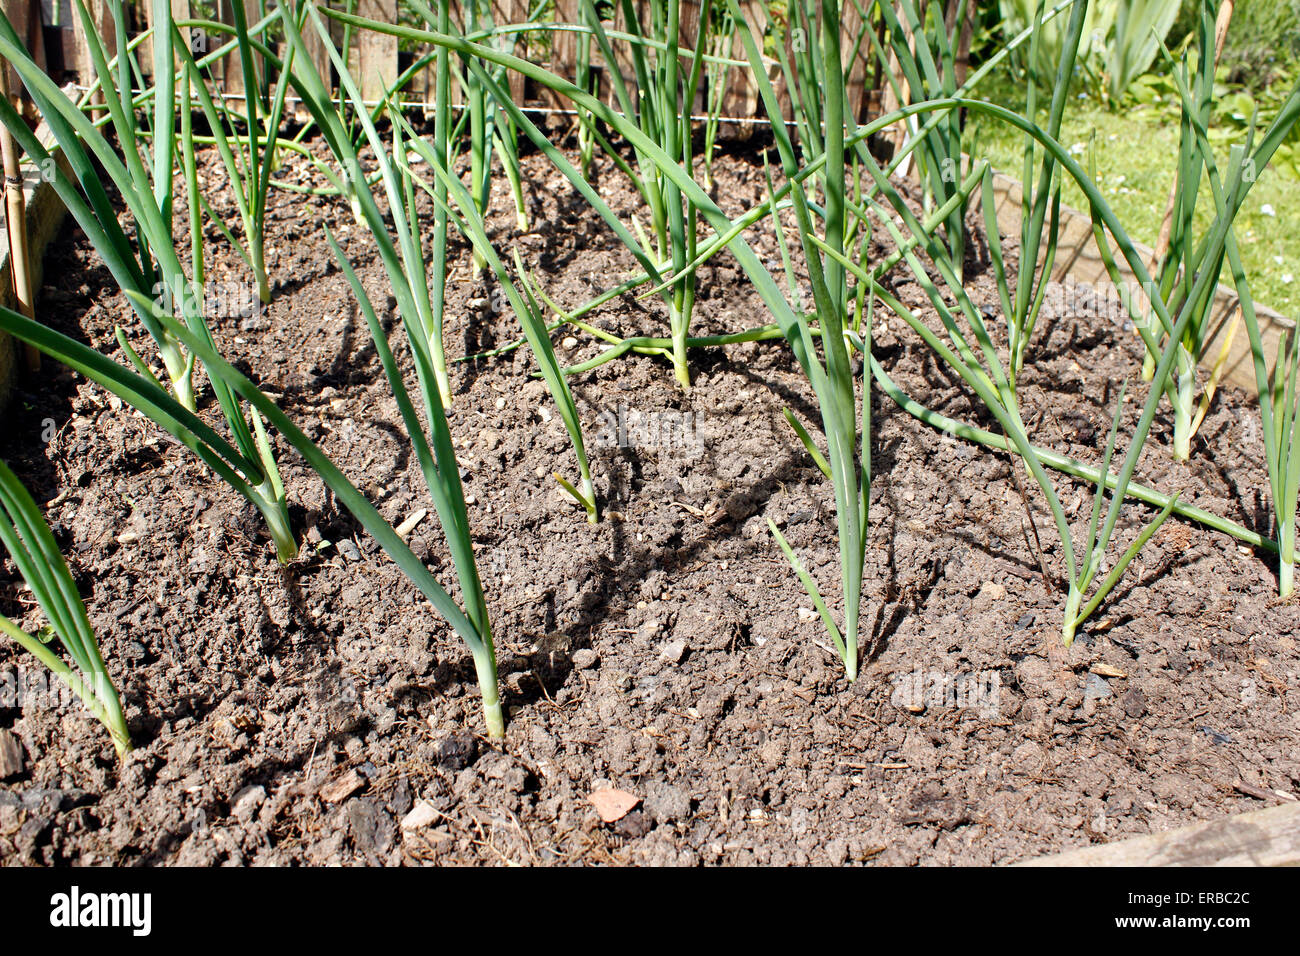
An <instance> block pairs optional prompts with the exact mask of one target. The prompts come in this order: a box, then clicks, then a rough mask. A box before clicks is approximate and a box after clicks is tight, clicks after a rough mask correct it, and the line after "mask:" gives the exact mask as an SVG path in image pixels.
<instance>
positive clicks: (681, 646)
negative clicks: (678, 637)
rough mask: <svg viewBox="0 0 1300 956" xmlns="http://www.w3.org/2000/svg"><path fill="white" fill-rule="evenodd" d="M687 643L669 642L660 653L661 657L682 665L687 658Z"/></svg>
mask: <svg viewBox="0 0 1300 956" xmlns="http://www.w3.org/2000/svg"><path fill="white" fill-rule="evenodd" d="M686 650H687V648H686V642H685V641H669V642H668V643H667V644H665V645H664V646H663V649H662V650H661V651H660V652H659V656H660V657H662V658H663V659H664V660H666V661H670V662H671V663H673V664H680V663H681V660H682V658H683V657H685V656H686Z"/></svg>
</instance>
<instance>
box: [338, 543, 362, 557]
mask: <svg viewBox="0 0 1300 956" xmlns="http://www.w3.org/2000/svg"><path fill="white" fill-rule="evenodd" d="M338 548H339V554H341V555H343V557H345V558H347V559H348V560H349V561H360V560H361V552H360V551H359V550H358V549H357V546H356V545H355V544H353V543H352V539H351V538H344V539H343V540H342V541H340V542H339V543H338Z"/></svg>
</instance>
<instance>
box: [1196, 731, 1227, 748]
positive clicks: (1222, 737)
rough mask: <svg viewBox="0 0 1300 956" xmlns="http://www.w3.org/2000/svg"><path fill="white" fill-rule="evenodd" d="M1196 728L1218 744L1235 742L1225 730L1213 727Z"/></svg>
mask: <svg viewBox="0 0 1300 956" xmlns="http://www.w3.org/2000/svg"><path fill="white" fill-rule="evenodd" d="M1196 729H1197V730H1198V731H1200V732H1201V733H1203V734H1205V735H1206V736H1207V737H1209V738H1210V739H1211V740H1213V741H1214V742H1215V743H1216V744H1230V743H1233V742H1234V741H1233V739H1232V738H1231V737H1229V736H1228V735H1227V734H1225V733H1224V732H1223V731H1221V730H1215V729H1214V728H1213V727H1197V728H1196Z"/></svg>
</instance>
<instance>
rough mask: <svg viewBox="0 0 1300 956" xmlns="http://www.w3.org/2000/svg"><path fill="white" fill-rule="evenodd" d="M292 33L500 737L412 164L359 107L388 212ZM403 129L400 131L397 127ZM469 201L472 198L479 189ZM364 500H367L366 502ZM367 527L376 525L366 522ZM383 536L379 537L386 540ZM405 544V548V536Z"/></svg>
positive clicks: (343, 80)
mask: <svg viewBox="0 0 1300 956" xmlns="http://www.w3.org/2000/svg"><path fill="white" fill-rule="evenodd" d="M305 14H306V17H305V19H304V20H303V24H304V28H310V29H315V30H316V31H317V32H318V33H319V34H320V36H321V38H322V40H323V42H324V45H325V50H326V52H327V54H328V55H329V57H330V60H331V61H332V62H333V64H334V66H335V70H336V72H337V73H338V77H339V84H340V89H341V91H342V95H344V96H345V97H347V98H348V100H349V101H350V102H351V103H353V104H354V105H358V107H359V104H361V91H360V89H359V87H358V85H357V83H356V81H355V80H354V79H353V77H352V76H351V74H350V73H349V72H348V70H347V67H346V65H345V64H344V62H343V59H342V57H341V56H340V54H339V51H338V50H337V49H335V47H334V45H333V43H332V42H331V41H330V38H329V31H328V29H326V28H325V25H324V23H323V22H322V21H321V19H320V16H319V11H318V10H317V9H316V8H315V6H314V5H312V4H307V5H306V9H305ZM285 34H286V38H287V42H288V44H289V46H290V47H291V48H292V49H293V50H294V51H295V54H296V57H297V61H298V63H299V64H300V68H299V70H297V71H295V73H294V79H293V83H294V85H295V88H296V90H297V92H298V94H299V96H300V97H301V98H302V101H303V105H304V106H305V107H306V108H307V109H308V110H309V111H310V112H311V114H312V119H313V121H314V122H315V123H316V124H317V126H318V127H319V129H320V131H321V134H322V136H323V137H324V139H325V141H326V143H327V144H328V146H329V147H330V150H331V152H332V153H333V154H334V156H335V158H336V160H337V161H338V162H339V163H340V165H341V166H342V174H341V175H340V176H339V177H338V181H339V183H340V185H341V186H342V187H343V188H344V189H345V190H346V195H347V198H348V200H349V201H350V203H351V205H352V209H353V213H354V215H355V216H356V217H357V219H358V221H359V222H360V223H361V224H362V225H363V226H364V228H365V229H366V231H367V232H368V234H369V235H370V236H371V237H373V239H374V241H375V244H376V246H377V248H378V251H379V257H380V260H381V261H382V262H383V265H384V269H385V272H386V274H387V276H388V281H389V283H390V285H391V287H392V293H393V295H394V297H395V298H396V301H397V313H398V316H399V317H400V319H401V322H402V328H403V330H404V332H405V333H406V341H407V344H408V346H409V348H410V351H411V356H412V358H413V359H414V362H415V370H416V378H417V382H418V386H419V397H420V400H421V402H422V404H423V406H424V408H423V411H424V417H425V420H426V421H427V425H425V424H424V423H422V422H421V420H420V416H419V414H418V413H417V411H416V409H415V405H414V403H413V402H412V401H411V399H410V397H409V393H408V391H407V389H406V386H405V383H404V382H403V380H402V376H401V372H400V370H399V369H398V367H397V364H396V359H395V358H394V357H393V354H392V350H391V348H390V347H389V345H388V341H387V337H386V335H385V333H384V331H383V327H382V326H381V325H380V323H379V320H378V317H377V315H376V312H375V309H374V307H373V305H372V304H371V302H370V299H369V297H368V295H367V294H366V292H365V290H364V288H363V287H362V286H361V284H360V281H359V280H358V278H357V276H356V274H355V272H354V271H353V269H352V267H351V265H350V264H349V263H348V261H347V258H346V257H345V255H344V254H343V252H342V249H341V248H340V247H339V246H338V243H337V242H336V241H335V240H334V238H333V236H332V235H328V234H327V237H328V239H329V242H330V245H331V247H332V249H333V250H334V254H335V257H336V258H337V259H338V261H339V264H340V267H341V268H342V269H343V272H344V275H345V276H346V278H347V280H348V282H349V284H350V286H351V287H352V290H353V292H354V294H355V295H356V297H357V300H358V302H359V303H360V306H361V310H362V313H363V314H364V315H365V317H366V322H367V325H368V326H369V328H370V332H371V336H372V338H373V339H374V343H375V349H376V352H377V354H378V355H379V357H380V360H381V362H382V364H383V366H384V372H385V375H386V376H387V377H388V381H389V385H390V387H391V388H392V390H393V394H394V397H395V399H396V400H397V403H398V408H399V409H400V411H401V414H402V421H403V425H404V427H405V429H406V432H407V436H408V438H409V439H410V441H411V444H412V447H413V448H414V450H415V453H416V459H417V461H418V462H419V463H420V468H421V472H422V473H423V475H424V479H425V483H426V485H427V486H428V490H429V493H430V496H431V498H432V499H433V503H434V509H435V511H436V513H437V515H438V519H439V522H440V523H441V525H442V529H443V532H444V534H445V535H446V538H447V545H448V548H449V550H450V551H451V556H452V563H453V566H454V567H455V571H456V576H457V580H458V583H459V585H460V593H461V600H462V602H463V604H464V610H463V611H462V610H461V608H460V607H459V606H457V605H456V604H455V603H454V601H452V599H451V598H450V597H448V596H447V595H446V592H444V591H442V590H441V588H440V587H439V588H438V593H439V594H440V597H439V599H438V600H434V601H433V603H434V606H435V607H436V608H437V609H438V610H439V611H440V612H441V613H442V615H443V617H444V618H445V619H446V620H447V621H448V622H449V623H450V624H451V625H452V627H453V628H454V629H455V630H456V632H457V633H458V634H459V635H460V636H461V638H462V639H463V640H464V641H465V643H466V645H467V646H468V647H469V650H470V653H471V654H472V656H473V658H474V666H475V669H476V671H477V674H478V680H479V687H480V690H481V692H482V695H483V707H484V716H485V720H486V723H487V728H488V733H489V735H491V736H494V737H499V736H501V735H502V734H503V733H504V721H503V717H502V712H501V704H500V698H499V696H498V689H497V670H496V652H495V649H494V647H493V641H492V627H491V623H490V620H489V616H488V609H487V601H486V598H485V597H484V595H483V586H482V582H481V579H480V578H479V573H478V566H477V564H476V561H475V557H474V546H473V540H472V537H471V534H470V526H469V515H468V509H467V507H466V503H465V494H464V489H463V487H462V485H461V480H460V468H459V466H458V465H457V463H456V453H455V448H454V446H453V445H452V440H451V432H450V429H449V427H448V424H447V411H446V406H445V405H444V404H443V403H442V398H441V394H440V390H439V388H438V384H437V379H436V376H435V373H434V342H433V337H432V334H431V331H430V326H431V323H430V321H429V320H430V318H431V316H430V313H429V312H428V307H427V305H426V300H427V290H426V289H425V276H424V271H423V254H422V252H421V250H420V241H419V226H418V223H417V222H416V220H415V217H414V194H413V188H412V180H411V178H410V176H409V168H408V167H407V165H406V163H405V161H404V160H405V156H404V155H403V162H402V163H397V162H394V161H392V160H391V159H390V158H389V156H388V152H387V149H386V148H385V146H384V143H383V142H382V141H381V140H380V137H379V133H378V130H377V128H376V127H375V124H374V122H373V120H372V119H371V117H370V115H369V114H368V113H367V112H366V110H365V109H363V108H358V109H357V111H356V121H357V122H358V123H359V124H360V126H361V129H362V135H363V136H364V138H365V141H366V142H367V143H368V144H369V145H370V147H371V149H372V151H373V152H374V154H375V157H376V161H377V163H378V165H379V171H380V180H381V181H382V183H383V188H384V191H385V194H386V196H387V198H388V215H387V216H385V214H384V213H382V212H381V211H380V208H379V206H378V204H377V202H376V201H375V197H374V195H373V194H372V192H371V190H370V188H369V186H368V185H366V184H365V180H364V178H363V177H362V175H361V161H360V157H359V155H358V153H357V150H356V147H355V146H354V144H353V141H352V140H351V138H350V137H349V136H348V131H347V129H346V128H345V127H344V125H343V122H342V120H341V118H340V116H339V115H338V113H337V112H336V111H335V110H334V107H333V103H332V101H331V94H330V89H329V87H328V86H327V85H326V84H325V81H324V80H323V79H322V78H321V76H320V74H319V73H318V72H317V71H316V68H315V66H314V64H312V63H311V62H310V59H309V58H308V57H307V56H306V47H305V44H304V41H303V37H302V33H301V31H300V30H299V28H298V25H297V24H296V23H293V22H290V20H289V19H287V20H286V21H285ZM399 129H400V127H399ZM396 135H397V137H398V138H399V139H401V137H402V133H401V132H400V131H399V132H398V133H397V134H396ZM429 154H430V156H431V157H432V158H434V159H438V158H439V157H438V155H437V151H436V148H431V149H430V150H429ZM435 165H436V164H435ZM404 171H405V172H404ZM449 179H450V177H449ZM462 188H463V186H462ZM470 205H471V206H473V200H472V199H471V200H470ZM390 218H391V222H392V224H393V232H394V233H395V235H396V239H397V241H396V243H394V241H393V239H392V238H391V237H390V235H389V225H388V223H389V221H390ZM399 247H400V252H399ZM426 428H427V431H426ZM313 464H314V463H313ZM349 507H351V506H349ZM366 507H369V505H368V504H367V505H366ZM371 510H373V509H371ZM355 513H356V512H355V511H354V514H355ZM358 517H360V516H358ZM376 517H377V515H376ZM367 527H368V528H369V525H367ZM385 529H386V530H385ZM390 532H391V529H390V528H388V527H387V525H384V529H381V533H382V534H388V533H390ZM372 533H375V532H373V531H372ZM376 538H377V539H379V538H380V535H379V534H376ZM380 540H381V544H382V543H383V540H382V539H380ZM399 543H400V539H399ZM402 547H403V548H405V545H402ZM385 550H388V551H389V554H390V555H392V556H393V557H394V559H395V560H397V555H396V554H395V553H394V551H393V550H392V549H390V548H389V546H388V545H385ZM407 555H409V551H407V552H406V554H404V555H403V558H402V560H399V561H398V563H399V565H401V566H402V569H403V570H404V571H406V573H407V574H408V576H410V577H411V578H412V580H413V581H414V582H415V583H416V584H417V586H419V587H420V588H421V590H422V591H424V592H425V593H426V595H428V594H430V588H431V585H434V584H436V582H433V580H432V578H431V577H430V576H429V574H428V572H427V570H425V569H424V567H423V565H420V564H419V563H418V562H415V565H414V566H411V563H410V562H411V560H412V559H413V558H414V556H413V555H411V556H409V557H407ZM403 562H406V563H403ZM431 600H433V599H432V597H431Z"/></svg>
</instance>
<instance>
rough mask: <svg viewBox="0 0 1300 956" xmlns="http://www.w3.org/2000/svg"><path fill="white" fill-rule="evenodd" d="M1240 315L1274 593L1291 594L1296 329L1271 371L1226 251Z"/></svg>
mask: <svg viewBox="0 0 1300 956" xmlns="http://www.w3.org/2000/svg"><path fill="white" fill-rule="evenodd" d="M1229 258H1230V260H1231V266H1232V271H1233V276H1234V278H1235V279H1236V282H1237V294H1238V295H1239V296H1240V298H1241V310H1242V315H1243V317H1244V318H1245V322H1246V330H1247V334H1249V336H1250V348H1251V355H1252V358H1253V359H1254V365H1255V378H1256V382H1257V385H1258V388H1259V392H1258V395H1259V411H1260V418H1261V421H1262V424H1263V431H1264V459H1265V461H1266V462H1267V464H1268V480H1269V491H1270V492H1271V495H1272V499H1273V521H1274V524H1275V526H1276V528H1277V550H1278V557H1279V561H1278V594H1279V595H1280V596H1281V597H1290V596H1291V595H1292V594H1294V593H1295V541H1296V527H1295V520H1296V496H1297V494H1300V414H1297V412H1298V409H1297V392H1300V389H1297V382H1300V333H1298V332H1297V331H1296V330H1294V329H1293V330H1292V331H1291V333H1290V346H1289V347H1288V343H1287V335H1286V333H1283V334H1282V335H1281V336H1280V337H1279V339H1278V343H1277V358H1276V361H1275V363H1274V365H1273V373H1272V375H1271V376H1270V375H1269V374H1268V371H1267V368H1266V366H1265V356H1264V343H1263V338H1262V336H1261V335H1260V332H1259V320H1258V318H1257V316H1256V314H1255V304H1254V299H1253V298H1252V297H1251V295H1250V285H1249V282H1248V281H1247V279H1246V272H1245V269H1243V268H1242V267H1241V257H1240V253H1239V252H1238V251H1237V250H1236V248H1235V246H1234V247H1232V248H1230V250H1229Z"/></svg>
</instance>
